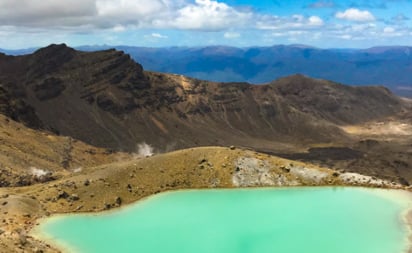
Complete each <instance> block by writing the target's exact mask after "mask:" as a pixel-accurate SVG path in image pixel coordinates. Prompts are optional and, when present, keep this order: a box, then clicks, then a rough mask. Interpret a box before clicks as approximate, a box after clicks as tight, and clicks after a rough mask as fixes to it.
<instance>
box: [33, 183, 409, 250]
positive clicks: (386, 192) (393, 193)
mask: <svg viewBox="0 0 412 253" xmlns="http://www.w3.org/2000/svg"><path fill="white" fill-rule="evenodd" d="M290 188H300V189H301V188H308V189H314V188H362V189H365V190H368V191H369V190H370V192H372V193H376V194H377V195H379V196H380V197H382V198H387V199H390V200H392V201H393V200H394V199H396V201H403V200H404V199H408V200H409V199H410V198H411V196H412V193H411V192H410V191H407V190H405V189H390V188H389V189H387V188H385V189H382V188H374V187H361V186H289V187H244V188H242V187H241V188H189V189H177V190H167V191H164V192H160V193H157V194H153V195H149V196H146V197H143V198H141V199H139V200H137V201H135V202H133V203H129V204H126V205H122V206H120V207H117V208H113V209H110V210H104V211H96V212H85V213H64V214H53V215H51V216H49V217H43V218H40V219H38V220H37V221H38V224H41V223H42V222H44V220H46V219H59V217H63V216H64V217H67V216H72V215H73V216H76V215H79V214H80V215H86V216H88V215H90V216H101V215H109V214H111V213H114V212H119V211H120V210H122V209H126V208H129V207H131V206H133V205H136V204H138V203H140V202H142V201H145V200H147V199H150V198H153V197H157V196H163V195H164V194H168V193H175V192H180V191H182V192H184V191H198V190H212V191H213V190H219V191H221V190H228V191H231V190H246V191H247V190H250V189H253V190H265V189H276V190H287V189H290ZM375 190H377V191H375ZM400 216H401V221H402V223H403V225H404V226H405V228H406V230H407V236H406V239H407V245H408V246H407V249H406V251H405V252H406V253H412V206H411V202H410V201H409V206H408V207H407V209H405V210H404V211H403V212H402V213H401V214H400ZM38 227H39V226H38V225H36V226H34V227H33V228H32V229H31V230H30V232H29V233H30V235H32V236H33V237H34V238H35V239H37V240H40V241H42V242H44V243H46V244H49V245H51V247H52V248H55V249H58V250H61V252H77V251H76V250H75V249H73V248H72V247H71V246H69V245H64V244H63V243H59V242H56V241H55V240H53V238H50V237H48V236H47V235H46V234H45V233H43V232H42V231H41V230H40V229H38ZM400 253H402V252H400Z"/></svg>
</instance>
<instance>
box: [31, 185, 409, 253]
mask: <svg viewBox="0 0 412 253" xmlns="http://www.w3.org/2000/svg"><path fill="white" fill-rule="evenodd" d="M410 204H411V201H410V199H409V197H408V195H407V194H406V193H403V192H402V193H400V192H396V191H388V190H372V189H364V188H332V187H320V188H284V189H236V190H188V191H178V192H169V193H163V194H159V195H156V196H153V197H150V198H148V199H146V200H144V201H140V202H138V203H137V204H134V205H130V206H128V207H126V208H122V209H120V210H118V211H114V212H108V213H104V214H99V215H69V216H56V217H52V218H49V219H47V220H45V221H44V222H42V224H41V225H40V226H39V227H38V228H36V233H37V235H41V237H42V238H47V239H49V240H51V242H54V243H56V244H57V245H59V246H63V247H65V248H66V249H68V252H82V253H83V252H84V253H92V252H99V253H103V252H110V253H112V252H136V253H137V252H139V253H166V252H171V253H195V252H196V253H254V252H256V253H401V252H405V251H406V249H407V246H408V241H407V236H408V228H407V227H406V225H405V224H404V223H403V220H402V213H403V212H404V211H405V210H406V208H407V207H409V206H410Z"/></svg>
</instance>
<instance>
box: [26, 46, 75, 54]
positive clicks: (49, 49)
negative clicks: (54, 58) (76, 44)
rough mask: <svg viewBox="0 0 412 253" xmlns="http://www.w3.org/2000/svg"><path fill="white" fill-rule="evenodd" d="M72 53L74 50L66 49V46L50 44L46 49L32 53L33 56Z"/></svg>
mask: <svg viewBox="0 0 412 253" xmlns="http://www.w3.org/2000/svg"><path fill="white" fill-rule="evenodd" d="M60 51H63V52H74V51H75V50H74V49H73V48H71V47H68V46H67V45H66V44H64V43H62V44H50V45H49V46H47V47H43V48H40V49H38V50H36V51H35V52H34V54H44V53H46V54H48V53H56V52H60Z"/></svg>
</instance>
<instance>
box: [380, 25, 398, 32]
mask: <svg viewBox="0 0 412 253" xmlns="http://www.w3.org/2000/svg"><path fill="white" fill-rule="evenodd" d="M395 31H396V30H395V28H393V27H390V26H387V27H385V28H384V29H383V32H384V33H394V32H395Z"/></svg>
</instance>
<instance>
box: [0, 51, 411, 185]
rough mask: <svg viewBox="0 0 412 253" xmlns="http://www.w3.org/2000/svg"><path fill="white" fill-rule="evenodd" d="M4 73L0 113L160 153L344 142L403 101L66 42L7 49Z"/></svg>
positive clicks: (92, 140)
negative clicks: (208, 75)
mask: <svg viewBox="0 0 412 253" xmlns="http://www.w3.org/2000/svg"><path fill="white" fill-rule="evenodd" d="M0 70H1V71H0V113H3V114H5V115H7V116H9V117H11V118H13V119H15V120H17V121H21V122H23V123H25V124H26V125H28V126H30V127H35V128H40V127H42V128H45V129H49V130H53V131H54V132H56V133H59V134H61V135H66V136H71V137H73V138H75V139H79V140H82V141H85V142H87V143H89V144H92V145H95V146H101V147H106V148H111V149H114V150H127V151H131V152H134V151H136V143H140V142H147V143H149V144H151V145H154V146H155V147H156V148H159V149H161V150H163V149H165V146H168V145H169V144H170V145H171V146H173V147H174V149H178V148H185V147H192V146H199V145H222V146H228V145H236V146H249V147H258V146H260V145H261V143H262V141H263V142H265V143H268V145H269V146H271V147H274V146H276V145H274V144H275V143H278V142H286V143H319V142H333V141H342V140H345V139H346V138H347V136H346V135H345V133H344V132H343V131H341V130H340V128H339V127H338V125H344V124H353V123H361V122H365V121H369V120H374V119H380V118H383V117H387V116H391V115H394V114H396V113H398V112H399V111H401V110H402V108H403V106H404V105H403V102H402V101H401V100H400V99H399V98H398V97H396V96H394V95H393V94H391V93H390V92H389V91H387V90H386V89H384V88H381V87H359V88H356V87H349V86H344V85H341V84H337V83H333V82H328V81H324V80H317V79H311V78H308V77H305V76H302V75H295V76H290V77H287V78H283V79H280V80H278V81H275V82H273V83H271V84H267V85H251V84H248V83H239V82H238V83H215V82H207V81H201V80H196V79H190V78H187V77H184V76H180V75H172V74H160V73H153V72H146V71H143V68H142V66H141V65H140V64H138V63H136V62H134V61H133V60H132V59H131V58H130V56H129V55H127V54H125V53H124V52H122V51H116V50H113V49H109V50H105V51H98V52H81V51H76V50H74V49H72V48H69V47H67V46H66V45H64V44H62V45H50V46H49V47H46V48H42V49H40V50H37V51H36V52H34V53H33V54H31V55H23V56H16V57H12V56H6V55H0ZM269 143H271V144H269ZM166 149H167V148H166ZM22 183H25V182H22Z"/></svg>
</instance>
